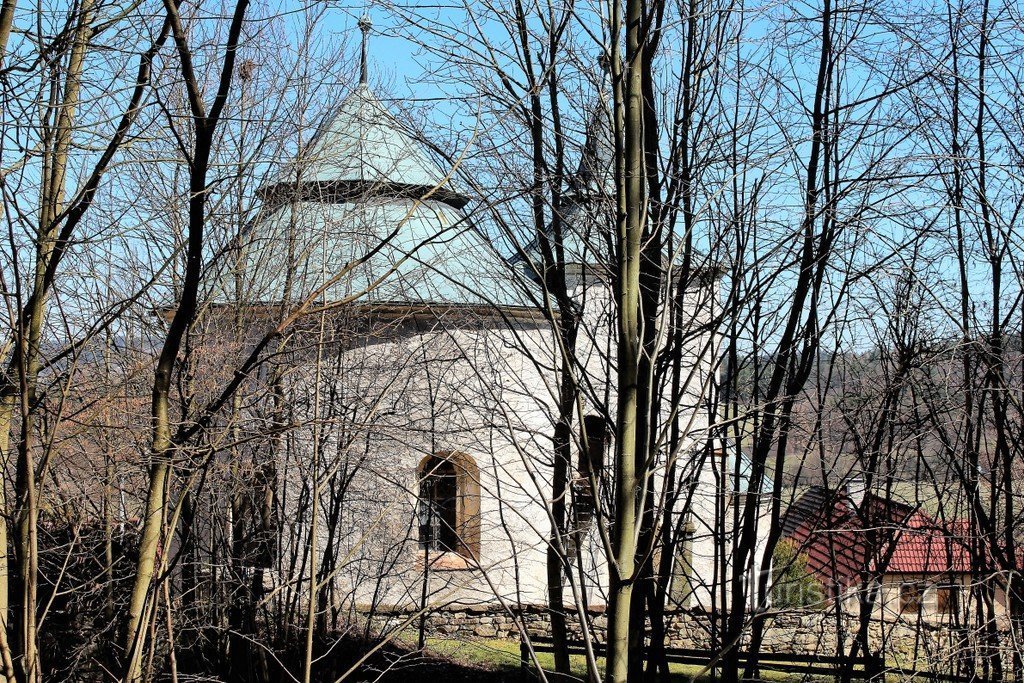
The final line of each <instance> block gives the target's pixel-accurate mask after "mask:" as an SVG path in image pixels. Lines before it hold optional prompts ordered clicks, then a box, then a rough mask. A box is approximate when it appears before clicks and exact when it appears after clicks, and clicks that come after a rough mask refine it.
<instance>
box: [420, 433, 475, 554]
mask: <svg viewBox="0 0 1024 683" xmlns="http://www.w3.org/2000/svg"><path fill="white" fill-rule="evenodd" d="M479 472H480V471H479V469H478V468H477V466H476V463H475V462H474V461H473V458H471V457H469V456H468V455H466V454H464V453H439V454H437V455H430V456H427V457H426V458H424V459H423V461H422V462H420V466H419V473H418V474H419V506H418V510H417V516H418V517H419V543H420V547H421V548H423V549H424V550H426V551H432V552H437V553H455V554H457V555H459V556H461V557H464V558H467V559H470V560H473V561H479V555H480V474H479Z"/></svg>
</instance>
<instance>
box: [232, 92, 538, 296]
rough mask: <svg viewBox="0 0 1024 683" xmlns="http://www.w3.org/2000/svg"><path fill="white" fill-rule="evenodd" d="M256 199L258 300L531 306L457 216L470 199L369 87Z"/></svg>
mask: <svg viewBox="0 0 1024 683" xmlns="http://www.w3.org/2000/svg"><path fill="white" fill-rule="evenodd" d="M262 193H263V196H264V201H265V209H264V213H263V216H262V217H261V218H260V219H259V220H258V221H257V222H256V223H255V224H254V225H253V227H252V230H251V231H250V235H249V244H248V245H247V261H248V268H247V270H248V272H249V273H252V274H254V276H255V277H256V278H257V279H256V281H254V282H253V285H252V286H251V287H250V294H251V296H252V297H253V298H255V299H259V300H262V301H267V302H270V301H276V300H280V299H282V298H287V299H289V300H302V299H304V298H306V297H307V296H309V295H310V294H311V293H314V292H317V291H318V290H319V289H321V288H323V287H324V286H326V287H327V288H326V291H325V292H324V294H323V296H324V297H325V298H326V299H327V300H330V301H341V300H349V299H354V300H356V301H358V302H359V303H364V304H365V303H371V304H388V305H399V306H402V305H410V304H413V305H417V306H420V305H446V306H447V305H458V306H474V307H487V308H501V309H508V308H523V309H530V308H533V307H532V306H531V304H530V300H529V297H527V296H526V293H525V292H524V291H522V290H521V289H520V287H519V286H517V282H516V280H514V279H513V277H512V271H511V269H510V268H509V266H508V264H507V263H506V261H505V260H504V258H502V256H501V255H500V254H498V253H497V251H496V250H495V249H494V248H493V246H492V245H491V243H490V241H489V240H488V239H487V238H486V236H484V235H483V234H482V233H481V232H480V231H479V230H477V228H476V227H475V226H474V225H473V223H472V221H471V220H470V218H469V216H468V215H467V214H466V213H465V212H464V211H463V208H464V207H465V206H466V204H467V203H468V202H469V201H470V199H469V197H467V196H465V195H463V194H461V193H460V192H458V191H457V190H456V189H454V187H453V185H452V182H451V180H450V173H449V172H448V171H446V170H445V169H443V168H442V167H441V166H440V165H438V164H436V163H435V162H434V161H433V160H432V159H431V158H430V157H429V156H428V155H427V154H426V151H425V149H424V147H423V145H421V144H419V143H418V142H417V140H416V137H415V136H414V135H413V134H412V133H411V132H410V131H409V130H407V129H406V127H405V126H403V125H402V124H401V123H400V122H399V121H398V120H397V119H395V117H393V116H392V115H391V114H390V113H389V112H388V111H387V109H386V108H385V107H384V105H383V104H382V103H381V102H380V100H378V99H377V98H376V97H375V96H374V95H373V93H372V92H371V91H370V89H369V88H368V87H367V86H366V84H365V83H362V84H360V85H359V86H358V87H356V88H355V90H354V91H353V92H352V93H351V94H350V95H349V96H348V97H347V98H345V100H344V101H343V102H342V103H341V105H340V106H339V107H338V109H337V111H336V112H335V114H334V116H333V117H332V118H331V119H330V120H329V121H328V122H327V124H326V125H325V126H323V127H322V129H321V130H320V132H319V133H318V134H317V136H316V137H315V138H314V140H313V142H312V144H311V145H310V146H309V148H308V149H307V151H306V152H305V153H304V154H301V155H300V156H299V158H298V159H296V160H295V161H293V162H292V163H291V164H289V165H288V166H287V168H286V169H285V172H284V173H282V175H281V176H279V177H278V179H277V180H276V181H275V182H272V183H270V184H268V185H267V186H265V187H264V188H263V189H262ZM288 275H290V276H291V277H288ZM286 283H288V287H290V291H288V292H285V289H286Z"/></svg>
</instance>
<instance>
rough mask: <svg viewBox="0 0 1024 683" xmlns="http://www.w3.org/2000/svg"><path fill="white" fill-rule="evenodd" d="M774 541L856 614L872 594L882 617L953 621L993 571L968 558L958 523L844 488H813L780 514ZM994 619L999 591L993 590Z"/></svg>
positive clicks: (1000, 604)
mask: <svg viewBox="0 0 1024 683" xmlns="http://www.w3.org/2000/svg"><path fill="white" fill-rule="evenodd" d="M782 538H783V540H784V541H786V542H788V543H790V544H791V545H792V547H793V548H794V549H795V550H796V552H797V553H799V554H801V555H802V556H803V557H805V558H806V568H807V571H808V572H810V573H811V574H812V575H813V576H814V577H815V578H816V579H817V580H818V582H819V583H820V584H821V587H822V589H823V592H824V593H825V595H827V596H828V597H829V598H830V599H836V598H839V599H841V600H842V601H843V604H844V605H845V606H846V607H847V608H848V609H849V610H850V611H851V612H856V611H857V610H858V609H859V607H858V605H859V602H860V599H861V598H862V597H866V596H870V595H873V596H874V603H875V604H874V608H875V613H876V614H877V615H879V616H883V617H886V618H902V619H911V618H913V619H917V618H924V619H927V620H929V621H943V620H945V621H950V622H952V621H955V616H957V615H963V614H964V610H965V608H966V600H967V598H968V592H969V588H970V586H971V585H972V582H973V581H977V580H986V579H990V578H992V577H996V576H997V575H998V573H997V572H985V571H984V570H983V569H982V570H978V571H973V570H977V569H978V565H984V564H986V563H985V562H983V561H982V562H978V563H972V562H971V558H972V555H978V556H980V555H981V553H976V552H974V553H972V547H971V546H972V542H971V538H970V535H969V533H968V527H967V524H966V523H965V522H964V521H963V520H940V519H938V518H936V517H933V516H932V515H930V514H928V513H926V512H925V511H924V510H922V509H921V507H920V506H914V505H910V504H907V503H903V502H899V501H896V500H893V499H892V498H886V497H882V496H879V495H876V494H874V493H870V492H866V493H862V494H860V495H858V494H856V493H851V491H850V490H849V489H841V490H829V489H826V488H825V487H823V486H813V487H811V488H810V489H809V490H807V491H805V492H804V493H803V494H802V495H801V496H800V497H799V498H797V499H796V500H795V501H794V502H793V504H792V505H790V506H789V508H788V509H787V510H786V513H785V514H784V515H783V518H782ZM995 593H996V613H997V616H999V615H1002V614H1004V613H1005V604H1006V601H1005V595H1004V594H1003V591H1002V588H1001V587H999V586H997V587H996V591H995Z"/></svg>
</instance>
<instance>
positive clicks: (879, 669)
mask: <svg viewBox="0 0 1024 683" xmlns="http://www.w3.org/2000/svg"><path fill="white" fill-rule="evenodd" d="M864 674H865V675H864V677H865V678H866V679H867V680H869V681H884V680H885V655H883V654H881V653H879V652H868V653H866V654H865V658H864Z"/></svg>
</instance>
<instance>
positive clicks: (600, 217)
mask: <svg viewBox="0 0 1024 683" xmlns="http://www.w3.org/2000/svg"><path fill="white" fill-rule="evenodd" d="M612 136H613V131H612V125H611V112H610V111H609V108H608V103H607V101H606V99H605V97H604V95H603V93H602V94H601V95H600V96H599V99H598V101H597V102H596V103H595V105H594V107H593V109H592V111H591V114H590V118H589V120H588V122H587V128H586V138H585V141H584V145H583V151H582V154H581V155H580V163H579V166H578V167H577V170H576V173H575V175H573V177H572V178H571V179H570V180H569V189H568V191H567V192H566V194H565V203H564V204H563V205H562V209H561V214H560V219H561V233H562V234H561V247H562V253H563V254H564V258H565V262H566V264H567V265H577V266H584V265H587V264H591V265H593V264H597V263H600V262H601V261H602V260H603V259H602V257H601V255H602V254H606V252H607V244H606V242H607V239H606V238H607V234H606V233H607V231H608V230H609V229H610V223H609V221H610V220H611V213H610V211H611V207H612V206H613V200H614V196H615V146H614V139H613V137H612ZM555 237H556V236H555V234H554V229H553V228H552V226H549V229H548V238H549V239H551V240H554V239H555ZM525 251H526V254H527V255H528V256H529V258H531V259H534V260H535V262H536V264H539V263H540V261H541V253H540V243H539V240H537V239H535V240H533V242H531V244H530V245H529V246H528V247H527V248H526V249H525ZM522 260H523V259H522V257H521V256H519V255H518V254H517V255H516V256H515V257H513V259H512V262H513V263H518V262H521V261H522Z"/></svg>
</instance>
